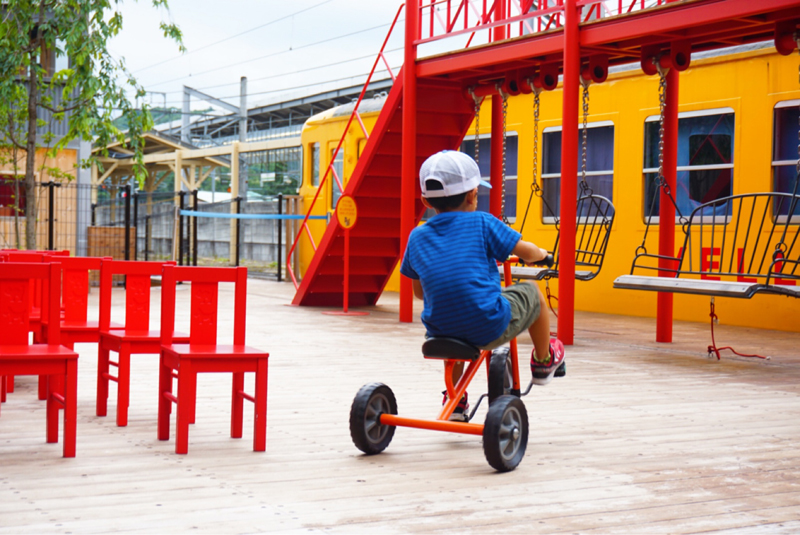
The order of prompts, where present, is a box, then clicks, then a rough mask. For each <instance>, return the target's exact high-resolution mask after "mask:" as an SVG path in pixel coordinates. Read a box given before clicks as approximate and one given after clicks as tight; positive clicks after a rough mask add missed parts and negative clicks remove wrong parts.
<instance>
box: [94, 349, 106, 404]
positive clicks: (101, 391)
mask: <svg viewBox="0 0 800 535" xmlns="http://www.w3.org/2000/svg"><path fill="white" fill-rule="evenodd" d="M108 360H109V351H108V349H106V348H104V347H103V341H102V340H101V341H100V343H99V344H98V345H97V408H96V410H95V414H97V416H105V415H106V414H108V369H109V368H108Z"/></svg>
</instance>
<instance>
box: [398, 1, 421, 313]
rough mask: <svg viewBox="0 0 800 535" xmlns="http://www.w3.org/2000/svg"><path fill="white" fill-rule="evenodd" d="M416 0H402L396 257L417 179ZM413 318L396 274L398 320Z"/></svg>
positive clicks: (409, 290)
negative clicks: (403, 14) (402, 47)
mask: <svg viewBox="0 0 800 535" xmlns="http://www.w3.org/2000/svg"><path fill="white" fill-rule="evenodd" d="M418 19H419V0H408V1H407V2H406V34H405V38H406V39H405V40H406V43H405V50H404V61H403V121H402V125H403V134H402V141H401V147H402V160H401V162H400V258H402V257H403V256H404V255H405V253H406V246H407V245H408V236H409V234H411V231H412V230H414V220H415V203H416V199H415V194H416V187H415V182H416V180H417V72H416V71H417V70H416V63H417V47H416V45H414V41H415V40H416V39H417V33H418V26H419V22H418ZM413 319H414V290H413V287H412V286H411V279H409V278H408V277H405V276H403V275H401V276H400V321H401V322H403V323H411V321H412V320H413Z"/></svg>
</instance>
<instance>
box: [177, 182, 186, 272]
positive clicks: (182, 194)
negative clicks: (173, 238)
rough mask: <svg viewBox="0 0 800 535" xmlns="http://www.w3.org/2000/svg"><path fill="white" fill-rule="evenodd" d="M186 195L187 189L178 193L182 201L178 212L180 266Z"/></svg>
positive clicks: (180, 264)
mask: <svg viewBox="0 0 800 535" xmlns="http://www.w3.org/2000/svg"><path fill="white" fill-rule="evenodd" d="M185 196H186V192H185V191H181V192H180V193H179V194H178V197H180V201H179V205H178V209H179V210H180V211H179V212H178V214H179V215H178V265H179V266H182V265H183V214H182V212H183V210H184V208H185V207H186V201H185V198H184V197H185Z"/></svg>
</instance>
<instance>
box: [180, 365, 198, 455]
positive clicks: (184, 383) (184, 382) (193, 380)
mask: <svg viewBox="0 0 800 535" xmlns="http://www.w3.org/2000/svg"><path fill="white" fill-rule="evenodd" d="M196 375H197V374H196V373H195V371H194V370H193V369H192V365H191V364H190V363H189V361H183V362H182V363H181V370H180V372H179V373H178V415H177V417H176V418H175V420H176V425H175V453H179V454H185V453H188V452H189V418H190V416H191V414H192V411H191V406H192V405H194V404H195V396H196V392H194V391H193V390H192V389H193V387H196V386H197V377H196Z"/></svg>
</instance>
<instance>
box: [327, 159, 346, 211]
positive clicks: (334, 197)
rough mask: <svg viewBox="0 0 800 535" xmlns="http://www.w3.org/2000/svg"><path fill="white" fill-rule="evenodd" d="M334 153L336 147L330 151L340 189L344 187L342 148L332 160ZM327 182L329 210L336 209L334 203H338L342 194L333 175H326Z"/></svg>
mask: <svg viewBox="0 0 800 535" xmlns="http://www.w3.org/2000/svg"><path fill="white" fill-rule="evenodd" d="M335 152H336V146H334V147H333V149H331V160H332V161H333V170H334V171H336V176H338V177H339V180H341V181H342V187H344V147H342V148H341V149H339V153H338V154H336V155H335V156H336V157H335V158H334V153H335ZM328 181H329V182H330V183H331V210H335V209H336V203H337V202H339V197H341V196H342V192H341V190H340V189H339V185H338V184H337V183H336V178H335V177H334V176H333V173H330V174H329V175H328Z"/></svg>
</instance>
